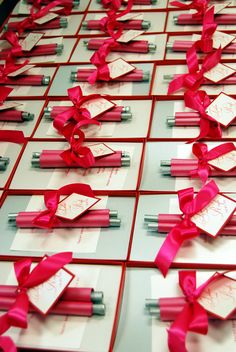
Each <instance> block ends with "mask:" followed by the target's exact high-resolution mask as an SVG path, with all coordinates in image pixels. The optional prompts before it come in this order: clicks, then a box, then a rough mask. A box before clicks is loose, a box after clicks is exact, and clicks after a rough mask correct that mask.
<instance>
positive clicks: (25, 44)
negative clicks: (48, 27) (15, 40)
mask: <svg viewBox="0 0 236 352" xmlns="http://www.w3.org/2000/svg"><path fill="white" fill-rule="evenodd" d="M43 35H44V33H38V32H31V33H29V34H28V35H27V37H26V38H25V39H24V40H23V41H22V43H21V46H22V50H23V51H30V50H31V49H32V48H33V47H34V46H35V45H36V44H37V43H38V41H39V40H40V39H41V38H42V37H43Z"/></svg>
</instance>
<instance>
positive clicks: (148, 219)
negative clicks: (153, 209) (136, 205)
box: [144, 214, 158, 222]
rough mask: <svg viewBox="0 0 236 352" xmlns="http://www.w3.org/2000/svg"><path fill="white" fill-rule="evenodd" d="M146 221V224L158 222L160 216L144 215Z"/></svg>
mask: <svg viewBox="0 0 236 352" xmlns="http://www.w3.org/2000/svg"><path fill="white" fill-rule="evenodd" d="M144 221H145V222H158V216H157V215H147V214H146V215H144Z"/></svg>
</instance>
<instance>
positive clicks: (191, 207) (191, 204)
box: [154, 181, 219, 276]
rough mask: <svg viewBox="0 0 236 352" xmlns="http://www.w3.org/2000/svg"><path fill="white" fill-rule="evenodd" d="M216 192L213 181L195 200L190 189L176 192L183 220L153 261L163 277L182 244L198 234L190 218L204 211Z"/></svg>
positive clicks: (170, 233)
mask: <svg viewBox="0 0 236 352" xmlns="http://www.w3.org/2000/svg"><path fill="white" fill-rule="evenodd" d="M218 192H219V189H218V187H217V185H216V183H215V182H214V181H210V182H209V183H208V184H206V185H205V186H203V187H202V188H201V189H200V191H199V192H198V193H197V195H196V196H195V198H194V189H193V188H192V187H191V188H186V189H182V190H180V191H178V198H179V208H180V210H181V211H182V213H183V214H182V217H183V220H182V221H181V222H180V223H179V224H177V225H176V226H174V227H173V229H172V230H171V231H170V232H169V233H168V235H167V237H166V239H165V241H164V243H163V244H162V246H161V248H160V250H159V252H158V253H157V256H156V258H155V260H154V263H155V265H156V266H157V267H158V268H159V269H160V271H161V272H162V274H163V275H164V276H166V274H167V272H168V270H169V267H170V265H171V263H172V261H173V259H174V258H175V256H176V254H177V252H178V250H179V248H180V247H181V245H182V243H183V242H184V241H185V240H190V239H193V238H194V237H197V236H199V234H200V232H199V230H198V228H197V226H196V225H195V224H194V223H193V222H192V221H191V217H192V216H193V215H195V214H197V213H199V212H200V211H201V210H202V209H204V208H205V207H206V206H207V205H208V204H209V203H210V202H211V201H212V200H213V199H214V198H215V196H216V195H217V194H218Z"/></svg>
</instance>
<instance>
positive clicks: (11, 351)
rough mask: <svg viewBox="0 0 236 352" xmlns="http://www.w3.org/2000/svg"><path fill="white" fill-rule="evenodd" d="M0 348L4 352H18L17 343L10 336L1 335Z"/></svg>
mask: <svg viewBox="0 0 236 352" xmlns="http://www.w3.org/2000/svg"><path fill="white" fill-rule="evenodd" d="M0 348H1V349H2V351H3V352H17V348H16V345H15V344H14V342H13V340H12V339H11V338H10V337H9V336H0Z"/></svg>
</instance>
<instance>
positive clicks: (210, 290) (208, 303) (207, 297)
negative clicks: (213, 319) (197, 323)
mask: <svg viewBox="0 0 236 352" xmlns="http://www.w3.org/2000/svg"><path fill="white" fill-rule="evenodd" d="M214 276H215V277H217V275H215V274H214ZM198 303H199V304H200V305H201V306H202V307H204V308H205V309H206V310H207V311H208V312H210V313H212V314H213V315H215V316H217V317H218V318H221V319H227V317H228V316H229V315H230V314H231V313H232V312H233V311H234V310H235V309H236V280H235V279H232V278H230V277H226V276H225V275H223V276H222V277H220V278H217V279H215V280H213V281H211V282H210V283H209V284H208V285H207V286H206V287H205V288H204V289H203V291H202V293H201V295H200V297H199V298H198Z"/></svg>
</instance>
